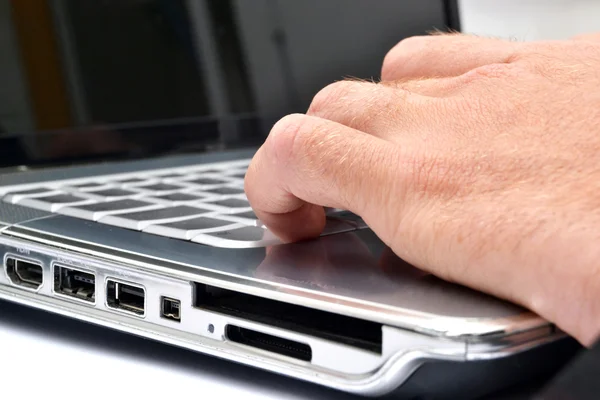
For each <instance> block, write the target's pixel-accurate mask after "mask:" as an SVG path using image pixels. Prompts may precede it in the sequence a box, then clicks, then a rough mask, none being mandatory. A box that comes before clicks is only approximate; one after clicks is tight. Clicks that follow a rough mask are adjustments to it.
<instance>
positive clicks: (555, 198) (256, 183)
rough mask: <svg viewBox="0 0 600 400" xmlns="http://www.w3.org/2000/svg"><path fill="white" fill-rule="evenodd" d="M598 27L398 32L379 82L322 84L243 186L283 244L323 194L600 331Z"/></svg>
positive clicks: (438, 261) (476, 276) (451, 276)
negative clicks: (511, 34)
mask: <svg viewBox="0 0 600 400" xmlns="http://www.w3.org/2000/svg"><path fill="white" fill-rule="evenodd" d="M599 154H600V36H597V37H594V36H587V37H580V38H577V39H574V40H569V41H562V42H537V43H515V42H507V41H501V40H496V39H487V38H477V37H470V36H463V35H436V36H430V37H417V38H411V39H408V40H405V41H403V42H401V43H400V44H399V45H398V46H397V47H396V48H394V49H393V50H392V51H391V52H390V53H389V54H388V56H387V57H386V59H385V62H384V65H383V72H382V82H381V83H371V82H359V81H342V82H337V83H335V84H333V85H330V86H328V87H327V88H325V89H323V90H322V91H321V92H320V93H319V94H317V96H316V97H315V98H314V100H313V103H312V105H311V107H310V109H309V111H308V113H307V114H306V115H290V116H288V117H285V118H283V119H282V120H281V121H279V122H278V123H277V124H276V125H275V126H274V127H273V129H272V131H271V133H270V135H269V137H268V139H267V140H266V142H265V143H264V145H263V146H262V147H261V148H260V150H259V151H258V153H257V154H256V156H255V158H254V160H253V161H252V164H251V165H250V168H249V171H248V174H247V177H246V192H247V195H248V198H249V200H250V202H251V204H252V206H253V207H254V209H255V211H256V213H257V215H258V216H259V218H260V219H261V220H262V221H263V222H264V223H265V224H266V225H267V226H268V227H269V228H270V229H271V230H272V231H273V232H274V233H275V234H277V235H279V236H280V237H281V238H283V239H284V240H286V241H295V240H299V239H304V238H309V237H313V236H316V235H318V234H319V233H320V231H321V230H322V229H323V226H324V222H325V214H324V209H323V206H326V207H335V208H343V209H347V210H350V211H352V212H354V213H356V214H358V215H360V216H362V217H363V218H364V220H365V221H366V222H367V223H368V224H369V226H370V227H371V228H372V229H373V230H374V231H375V233H376V234H377V235H378V236H379V237H380V238H381V239H382V240H383V241H384V242H385V243H386V244H387V245H389V246H390V247H391V248H392V249H393V251H394V252H395V253H396V254H397V255H398V256H400V257H401V258H403V259H404V260H406V261H408V262H410V263H412V264H413V265H415V266H417V267H419V268H422V269H424V270H426V271H429V272H431V273H433V274H435V275H437V276H439V277H441V278H444V279H446V280H449V281H455V282H459V283H461V284H464V285H466V286H470V287H472V288H475V289H479V290H482V291H484V292H487V293H490V294H493V295H496V296H498V297H501V298H505V299H507V300H511V301H513V302H515V303H518V304H520V305H523V306H525V307H527V308H529V309H531V310H533V311H534V312H536V313H538V314H539V315H541V316H542V317H544V318H547V319H548V320H550V321H553V322H554V323H556V324H557V325H558V326H559V327H560V328H562V329H563V330H565V331H566V332H568V333H570V334H572V335H573V336H574V337H576V338H577V339H578V340H580V341H581V342H582V343H584V344H587V345H589V344H591V343H592V342H593V340H594V339H596V337H597V335H598V334H599V333H600V263H599V262H598V259H599V258H600V245H598V243H599V240H600V156H599Z"/></svg>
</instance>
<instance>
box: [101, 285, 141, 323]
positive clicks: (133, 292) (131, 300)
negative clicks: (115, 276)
mask: <svg viewBox="0 0 600 400" xmlns="http://www.w3.org/2000/svg"><path fill="white" fill-rule="evenodd" d="M106 305H107V306H108V307H109V308H112V309H115V310H121V311H127V312H130V313H133V314H136V315H139V316H143V315H144V314H145V307H146V291H145V290H144V288H143V287H142V286H137V285H134V284H131V283H123V282H118V281H115V280H112V279H108V280H107V281H106Z"/></svg>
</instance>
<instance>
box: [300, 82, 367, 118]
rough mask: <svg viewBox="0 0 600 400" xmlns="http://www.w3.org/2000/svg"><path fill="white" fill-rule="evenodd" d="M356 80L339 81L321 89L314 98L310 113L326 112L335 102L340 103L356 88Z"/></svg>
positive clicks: (309, 109)
mask: <svg viewBox="0 0 600 400" xmlns="http://www.w3.org/2000/svg"><path fill="white" fill-rule="evenodd" d="M354 87H355V82H351V81H339V82H335V83H332V84H330V85H328V86H326V87H325V88H323V89H321V90H320V91H319V92H318V93H317V94H316V95H315V97H314V98H313V100H312V102H311V104H310V107H309V108H308V114H310V115H320V114H323V113H325V112H326V111H327V110H328V109H329V108H330V107H331V106H332V105H333V104H337V103H339V101H340V100H342V99H343V98H344V97H345V96H347V95H348V94H349V93H351V92H352V91H353V90H354Z"/></svg>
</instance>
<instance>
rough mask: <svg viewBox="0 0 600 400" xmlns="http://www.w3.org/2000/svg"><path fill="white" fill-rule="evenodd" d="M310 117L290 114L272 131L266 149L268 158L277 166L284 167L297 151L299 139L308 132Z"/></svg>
mask: <svg viewBox="0 0 600 400" xmlns="http://www.w3.org/2000/svg"><path fill="white" fill-rule="evenodd" d="M308 119H309V117H307V116H305V115H302V114H290V115H287V116H285V117H283V118H282V119H280V120H279V121H278V122H277V123H276V124H275V125H274V126H273V128H272V129H271V132H270V133H269V137H268V138H267V141H266V143H265V146H264V149H265V152H266V153H267V154H266V157H268V158H269V159H270V160H272V162H273V163H275V164H276V166H284V165H286V164H287V163H288V162H289V160H290V159H291V158H292V157H293V156H294V153H295V152H296V151H297V149H296V148H297V144H296V142H297V139H298V137H299V136H303V135H302V133H301V132H302V131H303V130H306V129H307V128H306V126H307V125H308V124H307V122H308Z"/></svg>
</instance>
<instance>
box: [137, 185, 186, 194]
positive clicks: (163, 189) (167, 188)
mask: <svg viewBox="0 0 600 400" xmlns="http://www.w3.org/2000/svg"><path fill="white" fill-rule="evenodd" d="M136 188H137V189H142V190H146V191H149V192H153V193H168V192H174V191H176V190H181V189H183V188H182V187H181V186H176V185H171V184H169V183H155V184H153V185H142V186H137V187H136Z"/></svg>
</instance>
